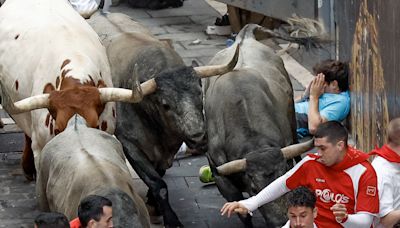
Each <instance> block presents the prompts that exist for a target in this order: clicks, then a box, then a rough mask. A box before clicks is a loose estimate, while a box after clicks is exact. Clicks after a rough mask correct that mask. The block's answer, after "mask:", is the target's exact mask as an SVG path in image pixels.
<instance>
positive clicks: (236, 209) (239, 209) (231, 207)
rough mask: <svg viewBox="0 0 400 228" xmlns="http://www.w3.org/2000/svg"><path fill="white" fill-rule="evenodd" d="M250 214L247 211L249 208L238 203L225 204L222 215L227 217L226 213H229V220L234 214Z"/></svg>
mask: <svg viewBox="0 0 400 228" xmlns="http://www.w3.org/2000/svg"><path fill="white" fill-rule="evenodd" d="M248 212H249V210H247V208H245V207H244V206H243V205H242V204H240V203H238V202H236V201H234V202H230V203H225V204H224V206H223V207H222V208H221V215H225V214H226V213H228V215H227V216H228V218H229V217H230V216H231V214H232V213H239V214H241V215H246V214H247V213H248Z"/></svg>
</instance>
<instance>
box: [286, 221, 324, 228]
mask: <svg viewBox="0 0 400 228" xmlns="http://www.w3.org/2000/svg"><path fill="white" fill-rule="evenodd" d="M313 225H314V226H313V227H314V228H318V227H317V225H315V223H313ZM282 228H290V220H289V221H287V223H286V224H285V225H284V226H282Z"/></svg>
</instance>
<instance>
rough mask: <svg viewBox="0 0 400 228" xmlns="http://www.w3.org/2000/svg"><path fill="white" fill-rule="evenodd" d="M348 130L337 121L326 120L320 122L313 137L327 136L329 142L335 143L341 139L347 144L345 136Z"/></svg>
mask: <svg viewBox="0 0 400 228" xmlns="http://www.w3.org/2000/svg"><path fill="white" fill-rule="evenodd" d="M348 134H349V133H348V132H347V129H346V127H345V126H343V125H342V124H341V123H340V122H338V121H334V120H332V121H327V122H324V123H321V124H320V125H319V126H318V127H317V130H316V131H315V134H314V137H315V138H324V137H327V141H328V142H330V143H333V144H334V143H337V142H339V141H341V140H343V141H344V143H345V145H346V146H347V138H348Z"/></svg>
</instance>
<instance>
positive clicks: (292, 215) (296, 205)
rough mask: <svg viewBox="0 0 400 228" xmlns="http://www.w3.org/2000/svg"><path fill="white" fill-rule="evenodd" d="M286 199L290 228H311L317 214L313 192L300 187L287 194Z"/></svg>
mask: <svg viewBox="0 0 400 228" xmlns="http://www.w3.org/2000/svg"><path fill="white" fill-rule="evenodd" d="M287 199H288V200H287V202H288V217H289V221H290V227H291V228H313V223H314V219H315V218H316V217H317V212H318V210H317V208H316V207H315V203H316V202H317V199H316V197H315V194H314V192H312V191H311V190H310V189H308V188H306V187H303V186H301V187H298V188H296V189H294V190H292V191H291V192H289V193H288V195H287Z"/></svg>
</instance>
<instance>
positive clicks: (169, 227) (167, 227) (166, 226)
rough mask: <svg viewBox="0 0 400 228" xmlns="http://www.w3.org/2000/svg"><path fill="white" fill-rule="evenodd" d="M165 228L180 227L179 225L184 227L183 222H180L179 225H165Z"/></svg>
mask: <svg viewBox="0 0 400 228" xmlns="http://www.w3.org/2000/svg"><path fill="white" fill-rule="evenodd" d="M164 227H165V228H179V227H184V226H183V225H182V223H179V224H178V225H164Z"/></svg>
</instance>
